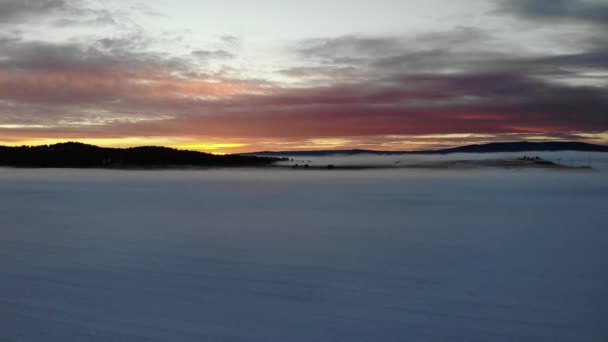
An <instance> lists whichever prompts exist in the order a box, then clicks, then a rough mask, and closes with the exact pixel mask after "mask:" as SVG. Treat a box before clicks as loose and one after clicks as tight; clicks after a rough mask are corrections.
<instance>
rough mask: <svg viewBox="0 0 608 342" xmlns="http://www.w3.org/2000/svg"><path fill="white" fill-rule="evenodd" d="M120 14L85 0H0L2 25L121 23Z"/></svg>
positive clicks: (0, 22)
mask: <svg viewBox="0 0 608 342" xmlns="http://www.w3.org/2000/svg"><path fill="white" fill-rule="evenodd" d="M120 17H121V16H120V15H119V14H118V13H115V12H113V11H111V10H109V9H106V8H98V7H94V6H91V4H90V3H88V2H86V1H83V0H0V25H13V24H23V23H37V22H48V23H51V24H52V25H54V26H72V25H118V24H120V21H121V18H120Z"/></svg>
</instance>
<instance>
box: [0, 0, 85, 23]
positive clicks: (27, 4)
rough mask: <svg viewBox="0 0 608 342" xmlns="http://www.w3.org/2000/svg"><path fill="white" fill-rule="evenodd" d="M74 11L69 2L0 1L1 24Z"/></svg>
mask: <svg viewBox="0 0 608 342" xmlns="http://www.w3.org/2000/svg"><path fill="white" fill-rule="evenodd" d="M72 9H73V7H72V6H71V4H70V2H69V1H68V0H0V23H6V22H9V23H11V22H16V21H19V20H23V19H25V18H29V17H32V16H41V15H46V14H49V13H53V12H68V11H70V10H72Z"/></svg>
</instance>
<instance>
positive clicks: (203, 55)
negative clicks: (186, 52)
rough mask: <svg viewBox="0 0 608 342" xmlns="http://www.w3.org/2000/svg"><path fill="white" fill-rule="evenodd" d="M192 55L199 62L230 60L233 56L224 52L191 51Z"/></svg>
mask: <svg viewBox="0 0 608 342" xmlns="http://www.w3.org/2000/svg"><path fill="white" fill-rule="evenodd" d="M192 55H193V56H195V57H196V58H199V59H201V60H210V59H232V58H234V57H235V56H234V54H233V53H231V52H229V51H226V50H196V51H192Z"/></svg>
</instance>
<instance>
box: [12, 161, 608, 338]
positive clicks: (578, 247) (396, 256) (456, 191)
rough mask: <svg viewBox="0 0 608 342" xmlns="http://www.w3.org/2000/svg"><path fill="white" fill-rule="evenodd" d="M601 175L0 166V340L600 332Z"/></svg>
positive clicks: (604, 307)
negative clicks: (42, 168)
mask: <svg viewBox="0 0 608 342" xmlns="http://www.w3.org/2000/svg"><path fill="white" fill-rule="evenodd" d="M583 159H584V158H583ZM607 176H608V171H603V170H602V171H593V172H583V171H555V170H519V171H517V170H467V171H456V170H444V171H442V170H434V171H429V170H366V171H318V170H310V171H305V170H291V169H286V170H272V171H269V170H208V171H111V170H19V169H0V341H129V342H130V341H225V342H237V341H286V342H289V341H294V342H296V341H306V342H309V341H345V342H356V341H370V342H383V341H414V342H417V341H442V342H443V341H446V342H458V341H480V342H481V341H483V342H486V341H509V342H511V341H518V342H519V341H534V342H538V341H547V342H548V341H551V342H555V341H576V342H580V341H590V342H591V341H593V342H597V341H608V325H607V324H606V322H607V321H606V318H607V317H608V271H607V270H608V181H607Z"/></svg>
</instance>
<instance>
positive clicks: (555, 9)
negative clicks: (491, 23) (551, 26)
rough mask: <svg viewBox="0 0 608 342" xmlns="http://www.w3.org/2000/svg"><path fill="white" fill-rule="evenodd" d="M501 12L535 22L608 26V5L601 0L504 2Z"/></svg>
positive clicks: (501, 4) (520, 0)
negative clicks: (572, 22) (586, 23)
mask: <svg viewBox="0 0 608 342" xmlns="http://www.w3.org/2000/svg"><path fill="white" fill-rule="evenodd" d="M500 11H501V12H507V13H512V14H515V15H518V16H521V17H524V18H527V19H533V20H551V21H564V22H568V21H581V22H590V23H598V24H608V3H606V2H605V1H599V0H502V1H501V3H500Z"/></svg>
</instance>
